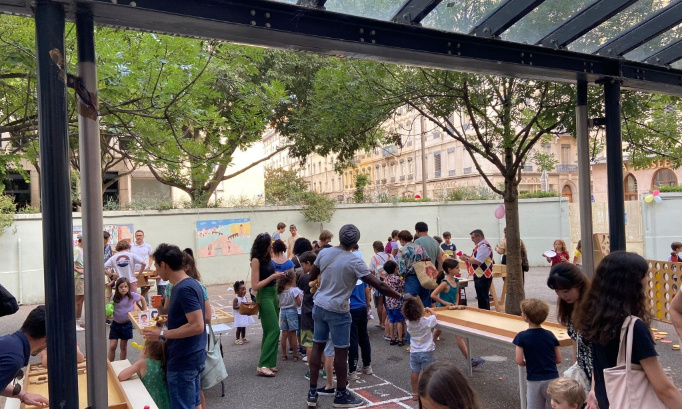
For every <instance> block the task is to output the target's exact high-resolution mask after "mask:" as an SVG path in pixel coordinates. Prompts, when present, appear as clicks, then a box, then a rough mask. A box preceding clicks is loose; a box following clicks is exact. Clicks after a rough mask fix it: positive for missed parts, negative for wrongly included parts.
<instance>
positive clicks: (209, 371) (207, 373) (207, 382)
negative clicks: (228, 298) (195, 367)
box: [201, 324, 227, 389]
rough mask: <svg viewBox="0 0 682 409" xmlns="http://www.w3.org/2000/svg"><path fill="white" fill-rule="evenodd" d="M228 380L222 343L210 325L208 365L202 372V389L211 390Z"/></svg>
mask: <svg viewBox="0 0 682 409" xmlns="http://www.w3.org/2000/svg"><path fill="white" fill-rule="evenodd" d="M225 378H227V369H225V362H224V361H223V355H222V354H221V353H220V342H218V340H217V339H216V337H215V334H214V333H213V326H212V325H211V324H208V351H206V364H205V366H204V370H203V371H202V372H201V389H208V388H211V387H213V386H215V385H217V384H219V383H220V382H222V381H223V379H225Z"/></svg>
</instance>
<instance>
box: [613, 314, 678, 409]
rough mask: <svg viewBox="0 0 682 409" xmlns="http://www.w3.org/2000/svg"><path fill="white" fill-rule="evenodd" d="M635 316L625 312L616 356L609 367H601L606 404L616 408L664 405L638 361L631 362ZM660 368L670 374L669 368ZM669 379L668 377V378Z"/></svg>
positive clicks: (658, 407) (652, 408)
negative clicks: (613, 362) (615, 359)
mask: <svg viewBox="0 0 682 409" xmlns="http://www.w3.org/2000/svg"><path fill="white" fill-rule="evenodd" d="M638 319H639V318H637V317H635V316H629V317H628V318H626V319H625V322H623V326H622V327H621V330H620V348H619V349H618V360H617V361H616V366H614V367H613V368H607V369H604V383H605V384H606V396H607V397H608V399H609V405H610V406H611V407H612V408H618V409H641V408H646V409H666V408H667V406H665V404H664V403H663V401H661V399H659V397H658V395H656V392H655V391H654V388H653V386H651V383H650V382H649V379H648V378H647V377H646V373H645V372H644V370H643V369H642V367H641V366H640V365H637V364H633V363H632V333H633V332H634V327H635V322H637V320H638ZM663 371H664V372H665V374H666V375H667V376H668V378H671V376H670V370H669V369H666V368H664V369H663ZM671 379H672V378H671Z"/></svg>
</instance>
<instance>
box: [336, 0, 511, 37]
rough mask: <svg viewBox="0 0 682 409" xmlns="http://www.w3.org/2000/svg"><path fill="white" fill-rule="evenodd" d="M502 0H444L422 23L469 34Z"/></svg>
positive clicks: (439, 28)
mask: <svg viewBox="0 0 682 409" xmlns="http://www.w3.org/2000/svg"><path fill="white" fill-rule="evenodd" d="M330 1H331V0H330ZM503 2H504V0H458V1H453V0H445V1H443V2H441V3H440V4H439V5H438V6H437V7H436V8H435V9H434V10H433V11H432V12H431V13H429V15H428V16H426V18H424V20H423V21H422V25H423V26H424V27H428V28H435V29H438V30H446V31H455V32H457V33H464V34H469V32H470V31H471V29H473V28H474V27H475V26H476V24H477V23H478V22H479V21H481V20H482V19H483V18H484V17H485V16H487V15H488V14H490V13H491V12H492V11H493V10H495V8H497V6H499V5H500V4H502V3H503Z"/></svg>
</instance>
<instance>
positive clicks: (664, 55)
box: [642, 40, 682, 65]
mask: <svg viewBox="0 0 682 409" xmlns="http://www.w3.org/2000/svg"><path fill="white" fill-rule="evenodd" d="M678 60H682V40H677V41H675V42H674V43H672V44H670V45H668V46H667V47H665V48H663V49H662V50H659V51H656V52H655V53H653V54H651V55H650V56H648V57H645V58H644V59H643V60H642V62H646V63H648V64H656V65H669V64H672V63H674V62H675V61H678Z"/></svg>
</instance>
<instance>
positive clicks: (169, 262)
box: [144, 244, 206, 409]
mask: <svg viewBox="0 0 682 409" xmlns="http://www.w3.org/2000/svg"><path fill="white" fill-rule="evenodd" d="M152 256H153V257H154V262H155V264H156V272H157V273H158V274H159V275H160V276H161V278H163V279H164V280H169V281H170V282H171V284H173V291H172V293H171V297H170V304H169V307H168V329H167V330H161V329H158V328H154V329H147V330H144V336H145V338H146V339H149V340H151V341H156V340H162V341H166V356H167V364H166V380H167V383H168V392H169V394H170V406H171V407H172V408H182V409H194V408H195V407H197V406H200V405H201V397H200V395H199V392H200V391H201V378H200V374H201V372H202V371H203V370H204V363H205V362H206V331H205V329H204V328H205V327H204V325H205V324H204V316H205V312H204V295H203V291H202V289H201V286H200V285H199V282H198V281H196V280H195V279H193V278H190V277H189V276H188V275H187V274H186V273H185V270H184V269H183V267H184V264H185V261H184V253H183V252H182V250H180V248H179V247H178V246H174V245H172V244H160V245H159V247H157V248H156V251H154V254H153V255H152Z"/></svg>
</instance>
